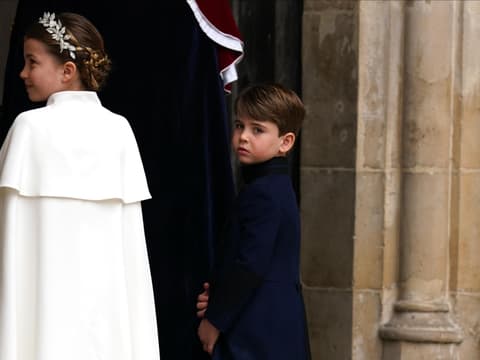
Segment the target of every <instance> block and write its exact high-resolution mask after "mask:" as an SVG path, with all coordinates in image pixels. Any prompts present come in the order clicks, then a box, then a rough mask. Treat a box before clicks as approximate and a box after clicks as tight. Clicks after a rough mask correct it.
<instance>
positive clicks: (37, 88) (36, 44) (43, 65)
mask: <svg viewBox="0 0 480 360" xmlns="http://www.w3.org/2000/svg"><path fill="white" fill-rule="evenodd" d="M23 54H24V55H23V57H24V60H25V66H24V67H23V69H22V71H21V72H20V77H21V78H22V80H23V81H24V83H25V88H26V90H27V93H28V98H29V99H30V100H31V101H45V100H47V99H48V97H49V96H50V95H51V94H53V93H54V92H57V91H61V90H65V84H64V81H63V80H64V66H63V64H62V63H61V62H60V61H59V60H58V59H57V58H56V57H55V56H53V55H52V54H50V53H49V52H48V51H47V46H46V45H45V44H44V43H42V42H41V41H39V40H35V39H26V40H25V42H24V44H23Z"/></svg>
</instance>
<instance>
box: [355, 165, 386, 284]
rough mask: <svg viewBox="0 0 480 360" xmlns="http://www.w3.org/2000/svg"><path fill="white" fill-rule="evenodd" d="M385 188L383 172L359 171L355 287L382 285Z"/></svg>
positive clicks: (357, 181) (356, 207)
mask: <svg viewBox="0 0 480 360" xmlns="http://www.w3.org/2000/svg"><path fill="white" fill-rule="evenodd" d="M384 189H385V176H384V174H383V173H381V172H362V173H357V177H356V194H357V195H356V202H355V214H356V218H355V242H354V260H353V262H354V269H353V277H354V288H355V289H377V290H378V289H381V288H382V284H383V261H384V258H383V257H384V253H383V252H384V236H383V227H384V214H385V208H384V203H385V199H384Z"/></svg>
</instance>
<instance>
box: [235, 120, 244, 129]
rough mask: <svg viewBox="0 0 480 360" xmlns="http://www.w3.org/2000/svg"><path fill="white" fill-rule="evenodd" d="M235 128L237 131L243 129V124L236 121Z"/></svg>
mask: <svg viewBox="0 0 480 360" xmlns="http://www.w3.org/2000/svg"><path fill="white" fill-rule="evenodd" d="M234 126H235V129H243V124H242V123H241V122H237V121H236V122H235V124H234Z"/></svg>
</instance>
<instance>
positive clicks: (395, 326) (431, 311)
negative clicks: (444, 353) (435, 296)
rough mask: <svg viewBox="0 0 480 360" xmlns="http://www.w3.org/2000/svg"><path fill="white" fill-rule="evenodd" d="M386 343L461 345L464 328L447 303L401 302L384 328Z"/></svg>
mask: <svg viewBox="0 0 480 360" xmlns="http://www.w3.org/2000/svg"><path fill="white" fill-rule="evenodd" d="M380 337H381V338H383V339H385V340H396V341H407V342H430V343H436V344H458V343H460V342H462V340H463V336H462V332H461V329H460V327H459V326H458V325H456V324H455V322H454V321H453V320H452V319H451V317H450V313H449V306H448V304H446V303H422V302H413V301H398V302H397V303H396V304H395V313H394V315H393V317H392V319H391V320H390V322H389V323H387V324H385V325H384V326H382V327H381V328H380Z"/></svg>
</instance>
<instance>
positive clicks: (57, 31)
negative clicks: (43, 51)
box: [38, 12, 76, 59]
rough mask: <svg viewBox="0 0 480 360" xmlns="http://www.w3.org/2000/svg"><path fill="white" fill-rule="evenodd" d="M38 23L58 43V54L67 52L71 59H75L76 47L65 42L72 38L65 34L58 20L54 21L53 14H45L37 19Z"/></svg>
mask: <svg viewBox="0 0 480 360" xmlns="http://www.w3.org/2000/svg"><path fill="white" fill-rule="evenodd" d="M38 22H39V23H40V24H42V25H43V26H44V27H45V30H47V32H48V33H49V34H51V35H52V39H53V40H56V41H58V43H59V45H60V53H62V52H63V50H68V54H69V55H70V57H71V58H72V59H75V51H76V47H75V46H73V45H72V44H70V43H69V42H68V41H67V40H70V39H71V38H72V36H71V35H69V34H66V31H67V29H65V26H63V25H62V22H61V21H60V19H58V20H55V13H51V14H50V13H49V12H45V13H43V16H42V17H41V18H39V20H38Z"/></svg>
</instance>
